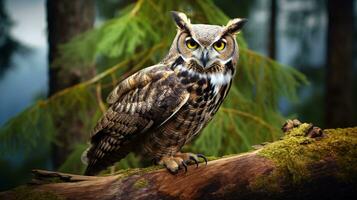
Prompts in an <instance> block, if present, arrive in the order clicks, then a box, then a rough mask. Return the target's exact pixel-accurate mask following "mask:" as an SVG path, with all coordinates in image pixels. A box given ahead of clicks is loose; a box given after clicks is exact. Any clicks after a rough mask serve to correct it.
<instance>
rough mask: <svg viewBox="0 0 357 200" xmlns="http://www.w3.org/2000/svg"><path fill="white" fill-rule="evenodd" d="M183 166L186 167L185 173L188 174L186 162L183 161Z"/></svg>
mask: <svg viewBox="0 0 357 200" xmlns="http://www.w3.org/2000/svg"><path fill="white" fill-rule="evenodd" d="M181 164H182V166H183V167H184V169H185V173H186V172H187V164H186V162H185V161H182V163H181Z"/></svg>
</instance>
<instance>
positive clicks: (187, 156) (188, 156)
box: [175, 152, 208, 168]
mask: <svg viewBox="0 0 357 200" xmlns="http://www.w3.org/2000/svg"><path fill="white" fill-rule="evenodd" d="M175 156H176V157H180V158H182V160H184V161H185V163H189V162H194V163H195V164H196V168H197V167H198V163H199V158H202V159H203V160H204V161H205V163H206V165H207V162H208V160H207V158H206V157H205V156H204V155H202V154H194V153H181V152H179V153H176V155H175Z"/></svg>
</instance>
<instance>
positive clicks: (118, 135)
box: [86, 65, 189, 175]
mask: <svg viewBox="0 0 357 200" xmlns="http://www.w3.org/2000/svg"><path fill="white" fill-rule="evenodd" d="M178 83H179V81H178V80H177V77H176V75H175V74H174V72H173V71H172V70H171V69H169V68H168V67H165V66H163V65H155V66H153V67H150V68H146V69H144V70H141V71H139V72H137V73H135V74H134V75H132V76H130V77H128V78H127V79H125V80H124V81H122V82H121V83H120V84H119V85H118V86H117V87H116V88H115V89H114V90H113V91H112V92H111V93H110V94H109V96H108V98H107V102H108V103H109V104H110V107H109V109H108V111H107V112H106V113H105V114H104V116H103V117H102V118H101V119H100V120H99V122H98V124H97V125H96V127H95V128H94V132H93V133H92V137H91V145H92V146H91V148H90V149H89V150H88V152H87V159H88V167H87V170H86V174H87V175H93V174H96V173H98V172H99V171H100V170H103V169H105V168H106V167H108V166H109V165H112V164H113V163H114V162H116V161H118V160H120V159H121V158H123V157H125V156H126V155H127V154H128V153H129V152H130V151H132V147H130V146H131V145H130V142H131V141H132V139H134V138H135V137H138V136H140V135H141V134H143V133H145V132H147V131H148V130H150V129H152V128H155V127H159V126H161V125H162V124H164V123H165V122H166V121H167V120H169V119H170V118H171V117H172V116H173V115H174V114H175V113H176V112H177V111H178V110H180V108H181V107H182V106H183V105H184V104H185V103H186V102H187V100H188V98H189V93H188V92H187V91H186V90H185V89H184V88H183V87H182V86H181V85H180V84H178ZM128 144H129V145H128Z"/></svg>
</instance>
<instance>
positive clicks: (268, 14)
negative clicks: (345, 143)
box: [0, 0, 357, 190]
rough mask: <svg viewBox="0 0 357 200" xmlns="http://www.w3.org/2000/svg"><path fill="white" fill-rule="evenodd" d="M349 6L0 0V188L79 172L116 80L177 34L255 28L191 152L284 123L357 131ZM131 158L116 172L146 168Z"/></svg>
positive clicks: (248, 138) (304, 0)
mask: <svg viewBox="0 0 357 200" xmlns="http://www.w3.org/2000/svg"><path fill="white" fill-rule="evenodd" d="M356 4H357V3H356V2H355V1H354V0H343V1H338V0H224V1H222V0H196V1H190V0H184V1H166V0H138V1H132V0H96V1H94V0H93V1H91V0H61V1H56V0H47V1H46V0H0V95H1V96H0V126H1V128H0V190H4V189H8V188H11V187H14V186H16V185H19V184H21V183H25V182H26V181H28V180H29V179H30V178H31V176H30V170H31V169H33V168H42V169H50V170H59V171H63V172H73V173H82V172H83V169H84V167H85V166H84V165H83V164H82V163H81V161H80V155H81V153H82V152H83V150H84V149H85V148H86V146H87V141H88V139H89V133H90V130H91V129H92V128H93V126H94V125H95V123H96V121H97V119H98V118H99V117H100V116H101V114H102V112H104V111H105V109H106V104H105V97H106V95H107V94H108V92H109V91H110V90H111V89H112V88H113V87H114V85H116V84H117V83H118V82H119V81H120V80H122V79H123V78H125V77H127V76H128V75H130V74H132V73H133V72H135V71H137V70H139V69H141V68H143V67H147V66H150V65H152V64H154V63H157V62H159V61H160V59H161V58H163V57H164V55H165V54H166V53H167V51H168V48H169V46H170V44H171V42H172V40H173V38H174V35H175V30H176V27H175V25H174V23H173V22H172V19H171V16H170V13H169V11H170V10H178V11H183V12H185V13H187V15H188V16H189V17H190V18H191V21H192V22H193V23H210V24H220V25H225V24H226V23H227V21H228V20H229V18H234V17H244V18H248V19H249V22H248V23H247V25H246V26H245V27H244V29H243V31H242V33H241V34H239V36H238V42H239V45H240V48H241V52H240V60H239V66H238V67H239V70H238V73H237V76H236V78H235V83H234V86H233V87H232V89H231V92H230V94H229V96H228V98H227V100H226V102H225V103H224V105H223V106H222V108H221V109H220V111H219V112H218V113H217V115H216V116H215V118H214V120H213V121H212V123H211V124H210V125H209V126H208V127H207V128H206V129H205V130H204V131H203V133H202V134H201V136H200V137H199V138H197V139H196V140H195V141H194V142H193V144H192V145H189V146H187V147H185V148H186V150H193V151H195V152H200V153H204V154H205V155H207V156H221V155H227V154H234V153H239V152H244V151H248V150H250V149H251V146H252V145H254V144H259V143H262V142H266V141H273V140H276V139H278V138H279V137H281V133H280V131H279V128H280V126H281V124H282V123H283V122H284V119H286V118H293V117H297V118H299V119H300V120H302V121H307V122H312V123H314V124H315V125H318V126H320V127H323V128H336V127H347V126H355V125H356V124H357V106H356V105H354V103H355V102H357V101H356V100H357V96H356V95H357V88H356V87H357V82H356V81H357V80H356V74H357V67H356V65H357V57H356V55H357V54H356V52H357V50H356V48H357V45H356V33H357V32H356V27H357V26H356V23H357V20H356V17H357V5H356ZM140 159H141V158H140V157H136V156H134V155H129V156H128V157H127V158H126V159H124V160H122V161H121V162H119V163H118V164H117V166H116V167H117V169H124V168H128V167H142V166H146V165H147V163H146V162H140Z"/></svg>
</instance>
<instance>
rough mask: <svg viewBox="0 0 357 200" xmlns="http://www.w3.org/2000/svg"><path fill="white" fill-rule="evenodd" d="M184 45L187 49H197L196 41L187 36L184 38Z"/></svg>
mask: <svg viewBox="0 0 357 200" xmlns="http://www.w3.org/2000/svg"><path fill="white" fill-rule="evenodd" d="M186 46H187V47H188V48H189V49H197V47H198V44H197V42H195V40H194V39H192V38H189V39H187V40H186Z"/></svg>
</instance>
